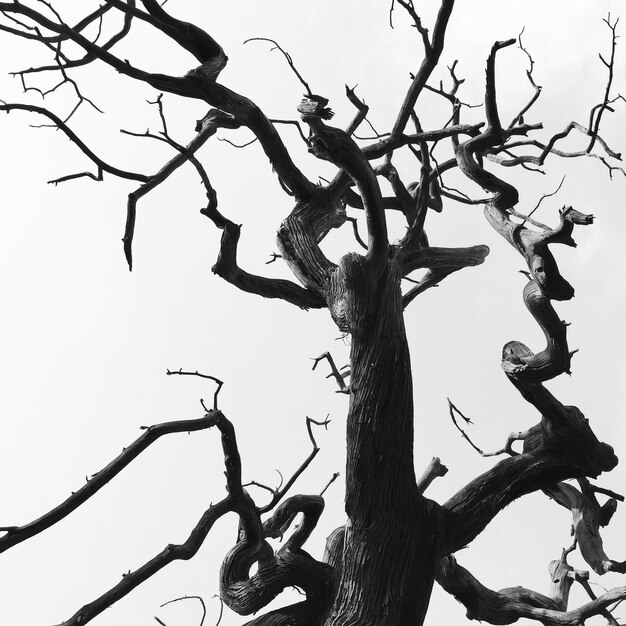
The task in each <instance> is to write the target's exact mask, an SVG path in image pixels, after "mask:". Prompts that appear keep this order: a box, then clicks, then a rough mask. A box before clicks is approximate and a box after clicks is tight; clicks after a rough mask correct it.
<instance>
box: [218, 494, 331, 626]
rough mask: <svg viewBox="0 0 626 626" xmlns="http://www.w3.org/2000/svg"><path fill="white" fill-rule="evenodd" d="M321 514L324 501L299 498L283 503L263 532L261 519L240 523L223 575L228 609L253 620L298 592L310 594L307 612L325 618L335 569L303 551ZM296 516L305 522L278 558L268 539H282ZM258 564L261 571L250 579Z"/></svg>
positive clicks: (224, 594) (264, 526)
mask: <svg viewBox="0 0 626 626" xmlns="http://www.w3.org/2000/svg"><path fill="white" fill-rule="evenodd" d="M323 509H324V501H323V499H322V498H321V497H320V496H302V495H299V496H293V497H291V498H289V499H287V500H286V501H285V502H283V504H282V505H281V506H279V507H278V509H276V511H275V512H274V514H273V515H272V517H271V518H270V519H269V520H268V521H266V522H265V523H264V524H263V525H262V526H261V525H260V519H259V517H258V514H257V515H254V514H252V515H250V516H248V517H247V518H243V517H242V519H241V528H240V536H239V542H238V543H237V545H236V546H235V547H234V548H233V549H232V550H231V551H230V553H229V554H228V555H227V556H226V558H225V560H224V563H223V564H222V570H221V573H220V595H221V597H222V600H224V603H225V604H226V605H227V606H228V607H230V608H231V609H232V610H233V611H235V612H236V613H239V614H240V615H249V614H251V613H254V612H256V611H258V610H259V609H261V608H263V607H264V606H266V605H267V604H268V603H269V602H271V600H273V599H274V598H275V597H276V596H277V595H278V594H279V593H281V592H282V591H283V590H284V589H285V588H287V587H297V588H299V589H302V590H303V591H304V592H305V593H306V596H307V602H308V605H309V608H310V609H311V610H313V608H315V611H316V612H317V613H318V614H319V615H320V616H321V614H322V613H323V612H325V610H326V609H327V606H328V603H329V602H330V601H331V600H332V598H333V590H334V585H335V579H334V575H333V568H332V567H331V566H329V565H327V564H325V563H320V562H318V561H316V560H315V559H313V557H311V556H310V555H309V554H308V553H307V552H305V551H304V550H302V545H303V544H304V542H305V541H306V540H307V539H308V538H309V536H310V534H311V532H312V531H313V529H314V528H315V526H316V524H317V521H318V519H319V516H320V515H321V513H322V511H323ZM298 514H302V516H303V520H302V522H301V524H300V525H299V526H298V528H297V529H296V530H295V531H294V532H293V534H292V535H291V536H290V537H289V539H288V540H287V541H286V543H285V545H284V546H283V547H282V548H281V549H280V550H279V551H278V552H276V553H274V551H273V550H272V548H271V546H270V545H269V543H267V541H266V540H265V538H266V537H273V538H278V537H282V536H283V534H284V533H285V532H286V531H287V530H288V528H289V527H290V526H291V524H292V522H293V520H294V518H295V517H296V515H298ZM255 563H257V564H258V569H257V571H256V573H254V574H252V575H250V569H251V567H252V566H253V565H254V564H255ZM261 623H265V622H261ZM268 623H274V622H268ZM278 623H283V622H278Z"/></svg>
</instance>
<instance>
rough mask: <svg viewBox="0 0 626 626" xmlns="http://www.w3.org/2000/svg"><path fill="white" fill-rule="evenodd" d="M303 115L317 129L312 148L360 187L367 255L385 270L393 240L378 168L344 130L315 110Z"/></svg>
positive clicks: (371, 261)
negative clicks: (366, 237)
mask: <svg viewBox="0 0 626 626" xmlns="http://www.w3.org/2000/svg"><path fill="white" fill-rule="evenodd" d="M302 119H303V120H304V121H305V122H306V123H307V124H309V126H310V127H311V130H312V131H313V133H312V135H311V137H310V138H309V145H310V149H311V152H313V154H315V156H317V157H318V158H320V159H324V160H326V161H331V162H332V163H334V164H335V165H337V167H340V168H341V169H343V170H344V171H345V172H346V173H347V174H348V176H350V178H352V180H353V181H354V182H355V183H356V185H357V187H358V188H359V191H360V192H361V197H362V198H363V205H364V209H365V216H366V220H367V229H368V246H367V259H368V261H369V262H370V264H371V266H372V268H373V270H374V272H379V271H382V268H383V266H384V264H385V262H386V259H387V248H388V245H389V244H388V241H387V222H386V219H385V212H384V209H383V206H382V204H383V203H382V195H381V192H380V187H379V185H378V180H377V179H376V174H375V173H374V170H373V169H372V167H371V165H370V164H369V162H368V160H367V158H366V157H365V156H364V154H363V152H362V151H361V149H360V148H359V147H358V146H357V145H356V143H354V141H353V140H352V139H351V138H350V137H349V136H348V134H347V133H345V132H344V131H343V130H341V129H339V128H333V127H332V126H327V125H326V124H324V122H323V121H322V120H321V118H320V117H319V116H316V115H314V114H308V113H305V114H304V115H303V116H302Z"/></svg>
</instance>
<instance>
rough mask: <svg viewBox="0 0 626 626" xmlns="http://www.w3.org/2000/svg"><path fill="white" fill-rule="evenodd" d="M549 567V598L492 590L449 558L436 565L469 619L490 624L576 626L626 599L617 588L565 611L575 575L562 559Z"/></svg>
mask: <svg viewBox="0 0 626 626" xmlns="http://www.w3.org/2000/svg"><path fill="white" fill-rule="evenodd" d="M550 565H551V567H550V574H551V577H552V580H553V583H552V588H551V592H550V595H549V596H546V595H543V594H540V593H537V592H535V591H531V590H530V589H525V588H524V587H511V588H507V589H501V590H500V591H493V590H491V589H489V588H487V587H485V586H484V585H483V584H481V583H480V582H479V581H478V580H477V579H476V578H475V577H474V576H473V575H472V574H471V573H470V572H469V571H467V570H466V569H465V568H463V567H461V566H460V565H459V564H458V563H457V562H456V560H455V559H454V557H452V556H448V557H445V558H443V559H442V560H441V561H440V562H439V566H438V568H437V573H436V580H437V582H438V583H439V584H440V585H441V586H442V587H443V588H444V589H445V590H446V591H447V592H448V593H450V594H452V595H454V597H455V598H456V599H457V600H458V601H459V602H461V603H462V604H463V605H464V606H465V607H466V608H467V617H468V618H469V619H477V620H480V621H485V622H487V623H489V624H513V623H514V622H517V621H518V620H519V619H521V618H527V619H532V620H537V621H540V622H543V623H544V624H553V625H556V624H559V625H562V626H579V625H580V624H584V622H585V620H586V619H589V618H591V617H593V616H594V615H605V614H606V612H607V609H608V608H609V607H610V606H611V605H613V604H614V603H615V602H620V601H623V600H624V599H626V587H617V588H615V589H612V590H611V591H608V592H607V593H605V594H604V595H602V596H600V597H599V598H597V599H595V600H593V601H592V602H589V603H587V604H584V605H582V606H580V607H578V608H577V609H572V610H569V611H568V610H567V602H568V595H569V588H570V587H571V584H572V583H573V581H574V576H575V575H576V572H575V571H574V570H573V569H572V568H571V566H569V565H568V564H567V561H566V559H565V558H564V557H562V558H561V560H560V561H553V562H552V563H551V564H550Z"/></svg>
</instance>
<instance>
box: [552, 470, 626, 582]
mask: <svg viewBox="0 0 626 626" xmlns="http://www.w3.org/2000/svg"><path fill="white" fill-rule="evenodd" d="M579 483H580V485H581V490H578V489H576V487H574V486H572V485H569V484H567V483H556V484H555V485H552V486H551V487H548V488H546V489H544V492H545V493H546V494H547V495H548V496H549V497H550V498H552V499H553V500H554V501H555V502H557V503H558V504H560V505H561V506H563V507H565V508H566V509H569V510H570V511H571V512H572V531H573V534H574V537H575V539H576V541H577V543H578V547H579V548H580V553H581V555H582V557H583V559H585V562H586V563H588V564H589V566H590V567H591V569H593V571H594V572H595V573H596V574H599V575H600V576H602V575H603V574H606V573H607V572H619V573H621V574H626V561H622V562H619V561H615V560H613V559H610V558H609V557H608V556H607V554H606V552H605V551H604V547H603V545H602V537H601V536H600V526H606V525H607V524H608V522H609V520H610V519H611V517H612V515H613V513H614V512H615V509H616V507H617V500H616V499H615V498H610V499H609V500H607V502H606V503H605V504H604V505H603V506H602V507H601V506H600V505H599V503H598V501H597V500H596V498H595V495H594V492H593V487H592V486H591V485H590V483H589V481H588V480H587V479H585V478H581V479H579Z"/></svg>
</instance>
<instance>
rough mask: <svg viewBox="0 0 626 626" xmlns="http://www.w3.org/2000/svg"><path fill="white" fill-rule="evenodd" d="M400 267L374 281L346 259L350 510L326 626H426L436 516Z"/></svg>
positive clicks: (360, 260) (363, 266)
mask: <svg viewBox="0 0 626 626" xmlns="http://www.w3.org/2000/svg"><path fill="white" fill-rule="evenodd" d="M400 271H401V270H400V267H399V264H398V263H397V262H394V261H393V260H392V262H390V263H389V264H388V269H387V271H386V272H385V273H384V274H383V275H382V276H380V278H379V279H374V278H372V276H371V271H370V268H369V267H368V263H367V261H366V259H365V258H364V257H359V256H357V255H350V256H347V257H345V258H344V259H342V262H341V265H340V268H339V270H338V272H337V277H336V281H337V282H338V283H341V284H342V285H343V289H341V294H342V295H341V298H340V300H341V302H337V303H335V306H334V307H332V308H331V310H334V311H340V312H341V316H340V317H338V318H337V319H336V321H337V322H338V323H339V324H340V326H341V327H343V328H344V329H346V330H348V331H349V332H350V334H351V337H352V349H351V366H352V375H351V384H350V389H351V393H350V408H349V413H348V425H347V450H348V458H347V466H346V513H347V515H348V523H347V525H346V529H345V536H344V537H343V558H342V561H341V573H340V582H339V590H338V593H337V598H336V600H335V603H334V606H333V609H332V611H331V614H330V616H329V618H328V620H327V621H326V624H327V626H347V625H357V624H359V625H368V624H371V625H374V624H376V625H379V624H388V625H390V626H391V625H398V626H400V625H402V624H420V623H421V622H422V620H423V617H424V614H425V611H426V608H427V606H428V601H429V598H430V591H431V587H432V582H433V577H434V564H435V557H436V547H437V526H436V515H435V514H434V512H433V511H432V510H431V506H430V504H429V502H428V501H427V500H426V499H424V498H423V497H422V496H421V495H420V494H419V492H418V490H417V487H416V483H415V473H414V469H413V398H412V381H411V370H410V359H409V351H408V346H407V341H406V335H405V331H404V323H403V319H402V298H401V292H400V286H399V281H400Z"/></svg>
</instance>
